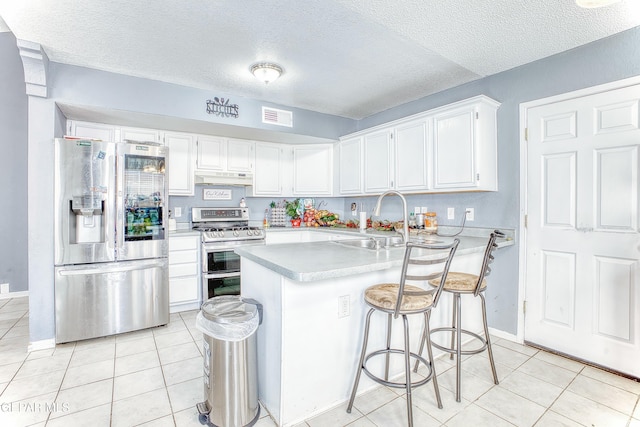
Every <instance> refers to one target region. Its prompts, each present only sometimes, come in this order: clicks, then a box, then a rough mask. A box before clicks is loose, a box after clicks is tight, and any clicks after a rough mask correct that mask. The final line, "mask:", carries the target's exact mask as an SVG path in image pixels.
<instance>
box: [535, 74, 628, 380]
mask: <svg viewBox="0 0 640 427" xmlns="http://www.w3.org/2000/svg"><path fill="white" fill-rule="evenodd" d="M639 100H640V85H636V86H631V87H626V88H623V89H618V90H612V91H608V92H602V93H596V94H594V95H589V96H584V97H580V98H573V99H567V100H565V101H560V102H555V103H549V104H544V105H539V106H536V107H532V108H529V109H528V110H527V128H528V134H529V138H528V145H527V206H528V210H527V215H528V226H527V230H526V240H527V245H526V263H527V266H526V271H527V273H526V283H525V288H526V296H525V299H526V303H527V305H526V307H527V311H526V313H525V340H526V341H528V342H532V343H535V344H539V345H542V346H544V347H548V348H551V349H554V350H557V351H559V352H562V353H566V354H569V355H573V356H575V357H578V358H581V359H584V360H587V361H590V362H593V363H596V364H599V365H602V366H605V367H607V368H610V369H614V370H617V371H620V372H623V373H625V374H628V375H632V376H636V377H640V365H638V363H637V362H636V361H637V360H638V359H639V358H640V330H639V329H640V328H638V327H637V326H636V323H637V322H638V313H640V233H639V230H638V226H639V221H638V211H639V206H638V204H639V198H638V191H639V182H638V181H639V177H638V167H639V163H640V162H639V149H638V147H639V146H640V130H639V128H638V117H639V109H638V103H639Z"/></svg>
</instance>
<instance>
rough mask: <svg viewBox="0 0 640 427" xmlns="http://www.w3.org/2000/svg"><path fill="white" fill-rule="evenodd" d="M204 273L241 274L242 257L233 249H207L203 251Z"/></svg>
mask: <svg viewBox="0 0 640 427" xmlns="http://www.w3.org/2000/svg"><path fill="white" fill-rule="evenodd" d="M202 257H203V259H202V272H203V273H216V274H225V273H239V272H240V257H239V256H238V255H237V254H236V253H235V252H233V249H207V248H204V250H203V251H202Z"/></svg>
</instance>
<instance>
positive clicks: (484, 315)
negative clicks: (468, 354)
mask: <svg viewBox="0 0 640 427" xmlns="http://www.w3.org/2000/svg"><path fill="white" fill-rule="evenodd" d="M478 295H479V296H480V299H481V300H482V324H483V325H484V336H485V339H486V340H487V351H488V352H489V362H490V363H491V372H492V373H493V382H494V384H498V374H497V373H496V364H495V363H494V360H493V350H492V349H491V338H490V337H489V326H488V325H487V304H486V302H485V299H484V294H478Z"/></svg>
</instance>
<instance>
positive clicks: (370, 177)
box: [339, 95, 500, 195]
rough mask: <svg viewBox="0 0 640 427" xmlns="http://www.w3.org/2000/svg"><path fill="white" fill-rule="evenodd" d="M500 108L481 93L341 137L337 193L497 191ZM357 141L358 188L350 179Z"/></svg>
mask: <svg viewBox="0 0 640 427" xmlns="http://www.w3.org/2000/svg"><path fill="white" fill-rule="evenodd" d="M499 105H500V104H499V103H498V102H496V101H494V100H492V99H491V98H488V97H486V96H484V95H480V96H476V97H473V98H469V99H466V100H463V101H460V102H456V103H453V104H449V105H445V106H442V107H439V108H435V109H433V110H429V111H425V112H422V113H419V114H416V115H414V116H411V117H407V118H404V119H400V120H396V121H394V122H389V123H385V124H383V125H380V126H377V127H375V128H372V129H368V130H363V131H360V132H357V133H355V134H351V135H347V136H345V137H343V139H342V140H341V142H340V160H339V165H340V170H339V172H340V177H339V179H340V194H344V195H348V194H355V195H357V194H360V195H364V194H380V193H382V192H384V191H387V190H390V189H395V190H398V191H402V192H407V193H437V192H453V191H497V189H498V166H497V133H496V117H497V109H498V107H499ZM358 141H360V144H362V151H361V156H362V168H363V173H362V176H363V186H362V189H361V190H359V189H358V181H357V177H356V176H354V175H353V171H354V169H356V168H357V161H356V157H357V155H358V154H357V153H358ZM343 156H344V158H343ZM351 165H353V166H351Z"/></svg>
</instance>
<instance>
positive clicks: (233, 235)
mask: <svg viewBox="0 0 640 427" xmlns="http://www.w3.org/2000/svg"><path fill="white" fill-rule="evenodd" d="M191 216H192V223H193V228H194V229H196V230H199V231H201V236H202V248H201V253H202V298H203V301H206V300H207V299H209V298H213V297H217V296H221V295H240V257H239V256H238V255H237V254H236V253H235V252H234V248H236V247H238V246H242V245H260V244H262V245H263V244H264V243H265V240H264V233H263V231H262V229H261V228H258V227H249V212H248V209H247V208H193V209H192V211H191Z"/></svg>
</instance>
